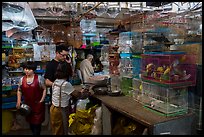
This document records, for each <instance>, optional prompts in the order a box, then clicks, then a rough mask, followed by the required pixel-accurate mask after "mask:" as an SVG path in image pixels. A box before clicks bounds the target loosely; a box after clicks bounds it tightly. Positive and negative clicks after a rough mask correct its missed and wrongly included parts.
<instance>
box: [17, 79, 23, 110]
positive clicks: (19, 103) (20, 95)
mask: <svg viewBox="0 0 204 137" xmlns="http://www.w3.org/2000/svg"><path fill="white" fill-rule="evenodd" d="M21 85H22V78H21V79H20V81H19V84H18V89H17V102H16V108H17V109H19V108H20V106H21V97H22V91H21Z"/></svg>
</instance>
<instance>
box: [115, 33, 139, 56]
mask: <svg viewBox="0 0 204 137" xmlns="http://www.w3.org/2000/svg"><path fill="white" fill-rule="evenodd" d="M142 43H143V41H142V34H141V33H139V32H122V33H120V34H119V41H118V45H119V47H120V48H119V51H120V52H121V53H137V52H142V45H143V44H142Z"/></svg>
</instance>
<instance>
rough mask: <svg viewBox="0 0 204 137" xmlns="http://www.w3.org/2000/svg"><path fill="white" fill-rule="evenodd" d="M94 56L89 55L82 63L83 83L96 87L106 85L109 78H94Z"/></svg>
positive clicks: (101, 76)
mask: <svg viewBox="0 0 204 137" xmlns="http://www.w3.org/2000/svg"><path fill="white" fill-rule="evenodd" d="M92 60H93V55H91V54H88V55H87V57H86V59H84V60H83V61H82V62H81V63H80V71H81V75H82V78H83V83H85V84H86V83H88V84H94V85H106V83H107V78H108V77H107V76H105V75H100V76H94V68H93V66H92V64H91V62H92Z"/></svg>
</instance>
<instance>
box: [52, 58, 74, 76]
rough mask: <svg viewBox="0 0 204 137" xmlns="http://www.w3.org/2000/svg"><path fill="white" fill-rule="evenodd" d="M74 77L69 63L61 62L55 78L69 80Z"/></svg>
mask: <svg viewBox="0 0 204 137" xmlns="http://www.w3.org/2000/svg"><path fill="white" fill-rule="evenodd" d="M71 76H72V68H71V66H70V65H69V64H68V63H67V62H60V63H59V64H58V66H57V71H56V73H55V77H56V78H58V79H64V78H66V79H68V78H69V77H71Z"/></svg>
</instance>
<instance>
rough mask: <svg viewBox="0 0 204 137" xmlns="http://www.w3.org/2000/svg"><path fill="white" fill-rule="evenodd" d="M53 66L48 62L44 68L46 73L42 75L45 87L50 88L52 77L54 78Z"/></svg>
mask: <svg viewBox="0 0 204 137" xmlns="http://www.w3.org/2000/svg"><path fill="white" fill-rule="evenodd" d="M53 67H55V66H53V63H52V62H49V63H48V64H47V66H46V71H45V75H44V79H45V85H46V86H48V87H51V86H52V84H53V81H52V79H53V77H54V73H55V71H54V68H53Z"/></svg>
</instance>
